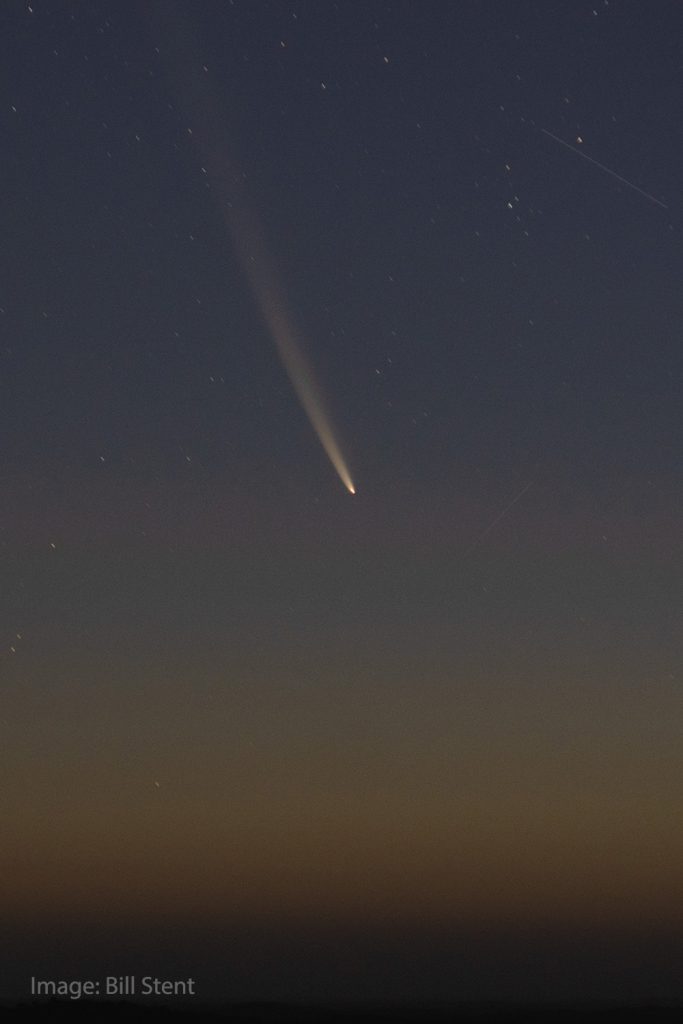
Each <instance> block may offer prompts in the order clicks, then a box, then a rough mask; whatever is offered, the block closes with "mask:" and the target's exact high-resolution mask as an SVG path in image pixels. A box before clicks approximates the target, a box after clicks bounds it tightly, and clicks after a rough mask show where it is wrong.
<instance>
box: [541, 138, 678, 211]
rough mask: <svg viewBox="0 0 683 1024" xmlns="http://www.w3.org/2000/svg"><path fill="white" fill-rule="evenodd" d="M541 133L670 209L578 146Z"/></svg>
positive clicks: (652, 200) (664, 207)
mask: <svg viewBox="0 0 683 1024" xmlns="http://www.w3.org/2000/svg"><path fill="white" fill-rule="evenodd" d="M541 131H542V132H543V134H544V135H547V136H548V138H549V139H554V140H555V142H559V144H560V145H561V146H564V147H565V148H566V149H571V151H572V153H577V154H578V155H579V156H581V157H583V159H584V160H588V162H589V163H591V164H595V166H596V167H599V168H600V170H601V171H605V172H606V173H607V174H611V175H612V177H613V178H616V179H617V181H620V182H621V183H622V185H628V187H629V188H632V189H633V190H634V192H639V193H640V195H641V196H645V198H646V199H649V200H650V202H652V203H656V204H657V206H661V207H662V209H664V210H668V209H669V207H668V206H667V205H666V203H663V202H662V201H661V200H660V199H656V198H655V196H653V195H650V193H649V192H645V190H644V189H642V188H638V186H637V185H634V184H633V182H632V181H629V180H628V179H627V178H622V176H621V174H617V172H616V171H612V170H610V168H609V167H605V165H604V164H601V163H600V161H599V160H594V159H593V157H592V156H588V154H587V153H584V152H583V150H581V149H577V147H576V146H572V144H571V143H570V142H565V141H564V139H561V138H560V137H559V136H558V135H553V133H552V132H549V131H546V129H545V128H541Z"/></svg>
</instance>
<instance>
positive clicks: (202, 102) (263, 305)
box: [152, 2, 356, 494]
mask: <svg viewBox="0 0 683 1024" xmlns="http://www.w3.org/2000/svg"><path fill="white" fill-rule="evenodd" d="M152 13H153V14H155V15H156V17H155V23H156V28H157V31H158V33H159V35H160V36H161V41H162V42H163V43H164V56H165V57H166V60H167V62H168V63H169V64H172V66H173V70H174V71H175V73H176V77H177V81H178V99H179V106H180V112H181V114H182V116H183V119H184V121H185V123H186V127H187V132H188V134H189V135H190V136H191V137H192V139H193V142H194V143H195V145H196V147H197V149H198V151H199V154H200V157H201V160H202V171H203V173H204V174H205V175H206V179H207V182H208V184H209V186H210V188H211V190H212V192H213V194H214V196H215V197H216V199H217V201H218V205H219V207H220V211H221V215H222V219H223V222H224V224H225V227H226V230H227V234H228V236H229V238H230V240H231V242H232V245H233V248H234V250H235V252H236V253H237V256H238V258H239V261H240V264H241V266H242V270H243V272H244V275H245V277H246V279H247V281H248V282H249V285H250V288H251V292H252V295H253V297H254V300H255V302H256V305H257V306H258V308H259V310H260V313H261V316H262V319H263V321H264V323H265V325H266V327H267V329H268V332H269V334H270V336H271V338H272V340H273V342H274V345H275V349H276V351H277V354H278V356H279V358H280V362H281V363H282V366H283V367H284V370H285V372H286V374H287V377H288V378H289V381H290V383H291V385H292V388H293V390H294V393H295V394H296V396H297V398H298V399H299V402H300V404H301V407H302V408H303V410H304V412H305V414H306V416H307V417H308V421H309V423H310V424H311V426H312V428H313V430H314V432H315V434H316V436H317V438H318V440H319V441H320V444H321V445H322V448H323V450H324V452H325V454H326V455H327V457H328V459H329V461H330V463H331V464H332V466H333V468H334V470H335V471H336V473H337V476H338V477H339V479H340V480H341V482H342V484H343V485H344V487H345V488H346V490H347V491H348V492H349V494H355V493H356V486H355V484H354V482H353V480H352V479H351V474H350V471H349V468H348V464H347V461H346V457H345V456H344V454H343V452H342V447H341V444H340V441H339V440H338V437H337V431H336V430H335V428H334V425H333V422H332V417H331V415H330V413H329V410H328V409H327V406H326V403H325V401H324V399H323V396H322V392H321V389H320V386H319V384H318V381H317V379H316V375H315V373H314V371H313V368H312V366H311V365H310V363H309V361H308V360H307V358H306V356H305V354H304V348H303V345H302V342H301V340H300V339H301V332H300V330H299V329H298V328H297V327H296V326H295V323H294V317H293V316H292V315H291V313H290V311H289V309H288V306H287V301H286V295H285V291H284V288H283V286H282V283H281V281H282V278H281V274H280V273H279V271H278V269H277V267H276V265H275V262H274V260H273V258H272V256H271V253H270V247H269V246H268V245H267V243H266V240H265V235H264V231H263V229H262V227H261V224H260V222H259V219H258V218H257V216H256V215H255V213H254V212H253V204H252V203H251V202H250V199H249V196H248V195H247V188H246V180H247V175H246V173H245V171H244V163H243V161H242V160H240V159H239V157H238V154H237V150H236V146H235V144H234V141H233V140H232V139H230V138H229V136H228V132H227V130H226V128H225V124H226V118H225V115H224V113H223V112H222V111H221V110H220V109H219V107H218V104H217V102H216V98H215V95H214V93H213V91H212V90H211V88H210V86H209V79H208V77H207V74H201V73H200V72H199V68H202V69H203V71H204V72H208V69H207V67H206V65H205V64H204V62H203V61H202V60H201V58H200V55H199V54H198V53H197V52H195V51H194V50H193V47H192V46H191V43H190V40H191V38H192V32H191V31H190V30H189V29H190V26H188V25H187V23H186V20H185V18H184V11H183V10H182V8H181V7H180V6H178V5H176V4H169V3H167V2H164V3H157V4H154V5H153V6H152Z"/></svg>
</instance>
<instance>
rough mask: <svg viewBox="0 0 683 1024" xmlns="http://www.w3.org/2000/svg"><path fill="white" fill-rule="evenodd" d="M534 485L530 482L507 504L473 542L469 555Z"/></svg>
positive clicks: (468, 550)
mask: <svg viewBox="0 0 683 1024" xmlns="http://www.w3.org/2000/svg"><path fill="white" fill-rule="evenodd" d="M532 483H533V480H530V481H529V483H528V484H527V485H526V487H523V488H522V490H521V491H520V492H519V494H518V495H517V496H516V497H514V498H513V499H512V501H511V502H509V504H507V505H506V506H505V508H504V509H503V511H502V512H499V513H498V515H497V516H496V518H495V519H494V520H493V522H491V523H489V525H488V526H487V527H486V529H485V530H482V532H481V533H480V534H479V536H478V537H477V539H476V540H475V541H473V542H472V544H471V545H470V547H469V548H468V549H467V553H469V552H470V551H471V550H472V549H473V548H476V546H477V544H480V543H481V542H482V540H483V539H484V537H486V536H487V534H489V533H490V532H491V530H492V529H493V528H494V526H497V525H498V523H499V522H500V521H501V519H503V518H504V517H505V516H506V515H507V514H508V512H509V511H510V509H511V508H512V507H513V505H516V504H517V502H518V501H519V500H520V498H523V497H524V495H525V494H526V492H527V491H528V490H529V488H530V487H531V485H532Z"/></svg>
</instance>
